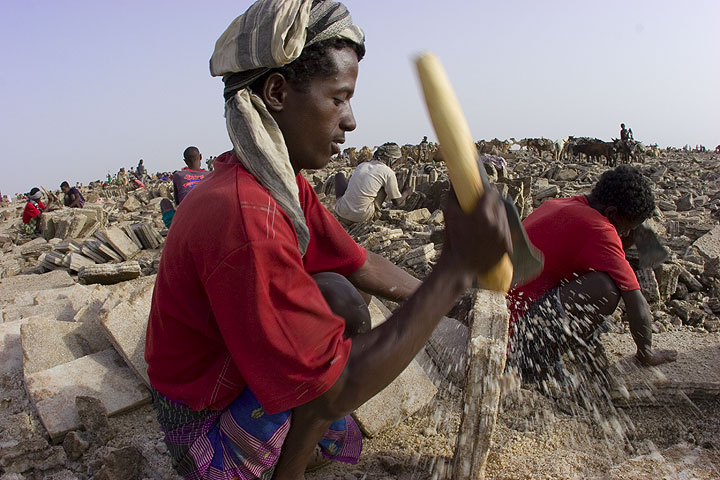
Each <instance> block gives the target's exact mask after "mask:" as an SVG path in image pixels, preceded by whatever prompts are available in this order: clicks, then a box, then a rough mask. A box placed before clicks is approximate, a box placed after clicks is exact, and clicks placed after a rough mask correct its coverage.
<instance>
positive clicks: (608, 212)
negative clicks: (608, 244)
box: [603, 206, 617, 219]
mask: <svg viewBox="0 0 720 480" xmlns="http://www.w3.org/2000/svg"><path fill="white" fill-rule="evenodd" d="M603 215H605V217H607V218H608V219H613V218H614V217H615V215H617V207H614V206H609V207H605V211H603Z"/></svg>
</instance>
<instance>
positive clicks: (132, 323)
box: [101, 284, 153, 387]
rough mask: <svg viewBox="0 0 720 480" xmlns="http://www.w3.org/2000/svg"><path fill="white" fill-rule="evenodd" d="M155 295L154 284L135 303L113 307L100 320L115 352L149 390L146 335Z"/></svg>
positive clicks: (125, 303)
mask: <svg viewBox="0 0 720 480" xmlns="http://www.w3.org/2000/svg"><path fill="white" fill-rule="evenodd" d="M152 291H153V285H152V284H151V285H149V286H148V287H146V289H145V291H144V293H143V294H142V295H141V296H140V297H139V298H136V300H135V301H134V302H132V303H130V302H122V303H120V304H118V305H116V306H114V307H113V308H112V309H111V310H110V311H109V312H108V314H107V315H106V316H105V317H104V318H103V319H102V320H101V325H102V327H103V329H104V331H105V334H106V336H107V338H108V339H109V340H110V342H112V344H113V346H114V347H115V350H117V352H118V353H119V354H120V355H121V356H122V357H123V359H124V360H125V362H127V364H128V366H129V367H130V368H131V369H132V370H133V371H134V372H135V373H136V374H137V375H138V376H139V377H140V378H141V379H142V380H143V381H144V382H145V385H147V386H148V387H149V386H150V379H149V378H148V374H147V363H146V362H145V331H146V329H147V322H148V316H149V315H150V303H151V301H152Z"/></svg>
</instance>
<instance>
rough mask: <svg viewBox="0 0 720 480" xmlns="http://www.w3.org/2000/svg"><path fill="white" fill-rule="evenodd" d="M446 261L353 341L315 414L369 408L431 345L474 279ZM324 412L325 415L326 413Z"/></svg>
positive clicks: (343, 412) (339, 414) (333, 413)
mask: <svg viewBox="0 0 720 480" xmlns="http://www.w3.org/2000/svg"><path fill="white" fill-rule="evenodd" d="M459 268H460V267H458V266H454V265H452V264H451V263H450V262H443V261H442V260H441V261H440V262H439V263H438V264H437V265H436V267H435V269H434V270H433V272H432V273H431V274H430V276H429V277H428V278H427V279H426V281H425V282H423V283H422V284H421V285H420V287H419V288H418V289H417V292H416V293H415V294H414V295H412V296H411V297H410V298H409V299H408V300H407V301H405V302H404V303H403V304H402V305H400V306H399V307H398V308H397V309H396V310H395V312H393V315H392V316H391V317H390V318H389V319H388V320H387V321H386V322H385V323H383V324H382V325H380V326H379V327H376V328H374V329H373V330H371V331H369V332H367V333H364V334H360V335H358V336H356V337H353V346H352V350H351V353H350V358H349V359H348V361H347V364H346V366H345V369H344V371H343V373H342V375H341V377H340V378H339V379H338V381H337V382H336V383H335V385H334V386H333V387H332V388H331V389H330V391H328V392H327V394H326V395H324V396H323V397H324V398H323V400H322V402H321V403H320V407H319V408H317V409H316V414H319V415H323V414H329V415H331V416H337V417H338V418H339V417H341V416H342V415H345V414H347V413H348V412H350V411H352V410H354V409H355V408H357V407H358V406H360V405H362V404H363V403H365V402H366V401H367V400H368V399H370V398H371V397H372V396H373V395H375V394H376V393H377V392H379V391H380V390H382V389H383V388H384V387H385V386H387V385H388V384H389V383H390V382H391V381H392V380H393V379H395V378H396V377H397V376H398V375H399V374H400V373H401V372H402V371H403V370H404V369H405V367H407V365H408V364H409V363H410V362H411V361H412V359H413V358H414V357H415V355H416V354H417V352H418V351H419V350H420V349H421V348H422V346H423V345H424V344H425V343H426V342H427V340H428V338H429V337H430V335H431V334H432V332H433V330H434V329H435V327H436V326H437V324H438V322H439V321H440V319H441V318H442V317H443V315H445V314H446V313H447V312H448V311H449V310H450V308H451V307H452V306H453V305H454V304H455V302H456V301H457V299H458V297H459V296H460V295H461V294H462V293H463V292H464V291H465V290H466V289H467V288H469V287H470V285H471V284H472V281H473V276H472V275H458V274H457V271H458V270H459ZM323 412H325V413H323Z"/></svg>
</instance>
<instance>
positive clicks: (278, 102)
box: [262, 72, 289, 112]
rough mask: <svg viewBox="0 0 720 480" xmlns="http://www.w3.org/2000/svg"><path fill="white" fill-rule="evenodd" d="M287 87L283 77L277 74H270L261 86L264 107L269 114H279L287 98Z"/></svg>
mask: <svg viewBox="0 0 720 480" xmlns="http://www.w3.org/2000/svg"><path fill="white" fill-rule="evenodd" d="M288 87H289V84H288V82H287V80H285V77H284V76H283V75H282V74H281V73H278V72H275V73H273V74H271V75H270V76H269V77H268V78H267V79H266V80H265V85H263V90H262V96H263V101H264V102H265V106H266V107H267V109H268V111H270V112H280V111H282V109H283V107H284V105H285V99H286V98H287V93H286V90H287V88H288Z"/></svg>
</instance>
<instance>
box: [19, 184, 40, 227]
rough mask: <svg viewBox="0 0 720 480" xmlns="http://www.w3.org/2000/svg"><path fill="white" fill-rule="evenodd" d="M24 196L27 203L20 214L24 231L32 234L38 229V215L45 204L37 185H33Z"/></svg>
mask: <svg viewBox="0 0 720 480" xmlns="http://www.w3.org/2000/svg"><path fill="white" fill-rule="evenodd" d="M25 197H26V198H27V203H26V204H25V210H24V211H23V215H22V221H23V228H24V229H25V233H27V234H28V235H32V234H34V233H37V232H39V231H40V216H41V215H42V212H43V211H44V210H45V204H44V203H43V202H42V192H41V191H40V189H39V188H37V187H33V189H32V190H30V192H28V193H26V194H25Z"/></svg>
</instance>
